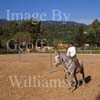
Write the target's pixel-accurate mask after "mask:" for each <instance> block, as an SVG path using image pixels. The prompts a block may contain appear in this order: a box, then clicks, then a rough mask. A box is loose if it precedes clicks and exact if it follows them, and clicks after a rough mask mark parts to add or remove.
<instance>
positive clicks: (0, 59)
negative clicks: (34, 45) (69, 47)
mask: <svg viewBox="0 0 100 100" xmlns="http://www.w3.org/2000/svg"><path fill="white" fill-rule="evenodd" d="M78 57H79V58H80V59H81V60H82V61H83V63H84V68H85V76H86V81H87V85H86V86H85V87H84V86H80V87H78V88H77V89H76V90H75V91H74V92H73V93H72V92H70V91H69V90H68V89H67V85H66V84H65V83H64V80H63V79H64V71H63V70H64V69H63V66H62V65H61V66H59V67H58V68H56V67H55V66H54V63H53V62H54V56H53V55H52V56H51V55H47V54H21V55H20V56H19V55H0V100H100V55H78ZM51 61H52V62H51ZM51 66H52V68H51ZM78 78H79V79H81V76H80V75H78Z"/></svg>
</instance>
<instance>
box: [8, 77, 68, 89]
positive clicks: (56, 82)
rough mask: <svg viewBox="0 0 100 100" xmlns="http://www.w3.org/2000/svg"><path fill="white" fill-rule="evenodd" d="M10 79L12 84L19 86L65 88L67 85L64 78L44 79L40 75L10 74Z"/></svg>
mask: <svg viewBox="0 0 100 100" xmlns="http://www.w3.org/2000/svg"><path fill="white" fill-rule="evenodd" d="M8 79H9V81H10V83H11V86H12V87H13V88H14V87H17V88H63V87H66V83H65V81H64V80H60V79H44V78H43V77H42V76H40V75H38V76H35V75H32V76H31V75H21V76H17V75H14V76H12V75H10V76H8Z"/></svg>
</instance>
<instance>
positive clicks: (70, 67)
mask: <svg viewBox="0 0 100 100" xmlns="http://www.w3.org/2000/svg"><path fill="white" fill-rule="evenodd" d="M62 63H63V65H64V80H65V82H66V83H67V84H68V89H70V90H71V91H74V90H75V89H76V88H77V87H78V85H79V82H78V80H77V76H76V74H78V73H80V74H81V75H82V83H83V85H85V75H84V67H83V63H82V62H81V61H80V60H79V66H77V65H76V64H75V62H74V61H73V60H72V58H70V57H68V56H66V55H65V54H64V53H62V52H59V51H56V52H55V65H56V67H57V66H59V65H60V64H62ZM68 77H70V78H68Z"/></svg>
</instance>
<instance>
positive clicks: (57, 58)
mask: <svg viewBox="0 0 100 100" xmlns="http://www.w3.org/2000/svg"><path fill="white" fill-rule="evenodd" d="M61 63H62V57H61V53H60V52H59V51H55V65H56V67H57V66H58V65H60V64H61Z"/></svg>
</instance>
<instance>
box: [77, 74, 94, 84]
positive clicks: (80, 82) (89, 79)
mask: <svg viewBox="0 0 100 100" xmlns="http://www.w3.org/2000/svg"><path fill="white" fill-rule="evenodd" d="M91 80H92V77H91V76H90V75H88V76H87V77H85V82H86V84H88V83H89V82H90V81H91ZM82 84H83V82H82V80H79V86H82Z"/></svg>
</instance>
